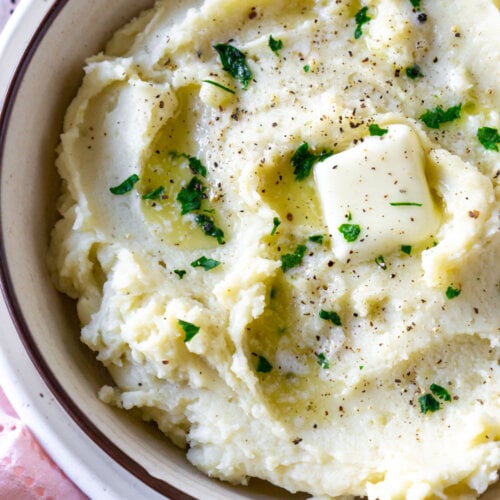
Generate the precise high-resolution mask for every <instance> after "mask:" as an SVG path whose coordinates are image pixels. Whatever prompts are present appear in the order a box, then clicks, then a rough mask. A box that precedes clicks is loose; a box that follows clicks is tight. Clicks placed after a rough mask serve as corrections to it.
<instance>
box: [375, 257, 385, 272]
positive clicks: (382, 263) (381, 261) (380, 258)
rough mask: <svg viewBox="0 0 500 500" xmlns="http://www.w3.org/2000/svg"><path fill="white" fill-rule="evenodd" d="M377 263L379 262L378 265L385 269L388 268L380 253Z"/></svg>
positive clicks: (376, 259)
mask: <svg viewBox="0 0 500 500" xmlns="http://www.w3.org/2000/svg"><path fill="white" fill-rule="evenodd" d="M375 264H377V266H378V267H380V268H381V269H383V270H384V271H386V270H387V264H386V263H385V260H384V256H383V255H379V256H378V257H376V258H375Z"/></svg>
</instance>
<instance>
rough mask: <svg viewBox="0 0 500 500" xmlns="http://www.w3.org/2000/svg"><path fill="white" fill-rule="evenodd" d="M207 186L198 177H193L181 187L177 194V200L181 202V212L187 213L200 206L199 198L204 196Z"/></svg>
mask: <svg viewBox="0 0 500 500" xmlns="http://www.w3.org/2000/svg"><path fill="white" fill-rule="evenodd" d="M206 190H207V188H206V187H205V185H204V184H203V182H202V181H201V180H200V179H198V177H193V178H192V179H191V180H190V181H189V184H188V185H187V186H185V187H183V188H182V189H181V190H180V191H179V194H178V195H177V201H178V202H179V203H180V204H181V214H182V215H184V214H187V213H189V212H192V211H193V210H199V209H200V208H201V200H202V199H204V198H206V194H205V191H206Z"/></svg>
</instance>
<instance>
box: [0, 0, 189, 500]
mask: <svg viewBox="0 0 500 500" xmlns="http://www.w3.org/2000/svg"><path fill="white" fill-rule="evenodd" d="M33 3H35V2H34V0H25V3H24V4H23V7H24V8H23V9H21V8H19V13H18V12H17V11H16V13H15V14H17V16H16V15H14V16H13V18H12V19H11V20H9V23H8V25H7V26H6V30H5V33H3V36H2V41H3V42H4V43H3V44H2V43H0V60H1V59H2V58H3V57H4V56H5V54H3V53H2V48H4V47H5V45H6V40H7V39H8V38H9V37H11V36H12V34H13V33H14V32H15V31H16V29H22V28H21V27H20V23H21V22H22V21H23V19H24V17H25V16H27V15H28V14H29V13H30V11H31V9H30V4H33ZM68 3H69V0H53V1H52V2H51V3H50V4H49V5H48V7H46V8H45V9H46V12H44V11H42V17H41V19H40V22H39V23H38V24H37V28H36V30H35V31H34V33H30V34H29V35H30V36H29V37H28V40H27V43H26V46H20V47H17V49H19V52H20V53H21V56H20V58H19V61H18V62H17V64H16V67H15V69H14V71H13V74H12V76H10V78H9V79H8V82H7V89H6V92H5V95H4V97H3V98H2V97H1V95H0V105H1V108H0V183H1V179H2V177H3V172H4V169H3V161H4V150H5V145H6V138H7V132H8V129H9V123H10V119H11V117H12V112H13V109H14V106H15V102H16V98H17V95H18V92H19V89H20V87H21V85H22V81H23V78H24V76H25V74H26V72H27V70H28V68H29V66H30V63H31V61H32V59H33V57H34V55H35V53H36V51H37V49H38V47H39V45H40V43H41V42H42V40H43V39H44V37H45V35H46V34H47V32H48V31H49V29H50V27H51V26H52V24H53V23H54V21H55V20H56V18H57V17H58V16H59V15H60V14H61V12H62V11H63V9H64V8H65V7H66V6H67V4H68ZM36 15H37V14H36ZM0 90H1V89H0ZM0 199H1V192H0ZM4 230H5V228H4V217H3V215H2V213H0V289H1V295H2V296H3V300H4V305H5V306H6V310H7V312H8V315H9V316H10V321H11V323H12V326H13V327H14V330H15V332H16V333H17V335H18V337H19V340H20V342H21V346H22V348H24V349H25V351H26V353H27V354H28V357H29V360H30V361H31V363H32V365H33V367H34V368H35V370H36V372H37V374H38V376H39V377H41V379H42V380H43V382H44V384H45V386H46V387H48V389H49V390H50V392H51V393H52V395H53V396H54V398H55V399H56V400H57V402H58V403H59V404H60V405H61V407H62V408H63V409H64V412H65V413H66V415H67V416H69V417H70V418H71V419H72V421H73V422H74V423H75V424H76V425H77V426H78V427H79V428H80V429H81V430H82V431H83V433H84V434H85V436H86V437H87V438H88V439H90V440H91V441H92V442H93V443H95V444H96V445H97V446H98V447H99V448H100V449H101V450H102V451H104V452H105V453H106V454H107V455H108V457H109V458H111V459H112V460H113V461H114V462H116V463H118V464H119V465H120V466H121V467H122V468H123V469H125V471H127V472H128V473H129V474H131V475H132V476H133V477H134V478H135V479H137V480H139V481H141V482H142V483H144V484H145V485H147V486H148V487H149V488H151V489H152V490H154V491H156V492H158V493H160V494H162V495H168V497H169V498H172V499H176V500H177V499H179V500H189V499H194V497H192V496H190V495H189V494H187V493H185V492H182V491H181V490H179V489H178V488H176V487H175V486H173V485H172V484H170V483H168V482H166V481H164V480H161V479H158V478H156V477H153V476H152V475H150V474H149V472H148V471H147V470H146V469H145V468H144V467H142V466H141V465H140V464H139V463H137V462H136V461H135V460H133V459H132V458H131V457H130V456H129V455H127V454H126V453H125V452H124V451H122V450H121V449H120V448H119V447H118V446H117V445H115V444H114V443H113V442H112V441H111V440H110V439H109V438H108V437H107V436H106V435H105V434H103V432H102V431H100V430H99V429H98V428H97V426H96V425H95V424H94V423H92V421H91V420H90V419H89V418H88V417H87V416H86V415H85V413H84V412H83V411H82V410H80V409H79V408H78V406H77V405H76V404H75V403H74V401H73V399H72V398H71V396H70V395H69V394H68V393H67V392H66V391H65V390H64V389H63V387H62V386H61V384H60V383H59V381H58V380H57V378H56V376H55V375H54V373H53V372H52V370H51V368H50V366H49V365H48V363H47V362H46V360H45V359H44V357H43V355H42V353H41V351H40V349H39V348H38V347H37V345H36V342H35V340H34V337H33V335H32V333H31V331H30V330H29V328H28V325H27V322H26V319H25V317H24V314H23V312H22V308H21V305H20V301H19V298H18V297H17V294H16V292H15V289H14V284H13V278H12V275H11V272H10V270H9V266H8V262H7V257H6V248H5V239H4V238H5V232H4ZM2 344H3V342H2ZM3 349H4V347H3V345H2V346H0V350H3ZM2 354H4V357H5V361H6V363H7V365H10V363H9V360H10V356H8V355H6V354H7V353H5V352H4V353H2ZM2 364H4V363H2ZM4 368H6V369H7V372H8V376H7V378H4V379H3V380H9V375H10V376H15V374H14V371H15V370H13V369H12V367H10V366H9V367H4ZM9 368H10V370H9ZM5 385H6V387H5V389H6V392H7V395H8V396H11V395H12V390H9V387H8V385H9V384H8V383H7V384H5ZM17 386H18V387H17V389H19V381H18V383H17ZM40 395H41V393H40ZM25 396H27V395H26V394H25ZM11 399H13V404H14V407H15V408H16V410H18V413H20V414H21V416H24V415H23V413H24V412H23V408H22V406H23V405H22V404H21V405H20V404H19V400H18V398H17V397H15V396H14V397H11ZM31 417H32V415H31ZM28 419H29V420H30V422H29V425H30V427H31V426H33V427H34V428H35V429H36V427H37V423H36V421H33V419H32V418H30V416H28ZM35 434H37V433H36V431H35ZM54 460H55V461H56V462H58V459H57V456H55V457H54ZM59 465H62V464H61V463H59ZM62 468H63V470H64V469H66V468H65V467H62ZM123 469H122V470H123ZM65 472H66V473H67V475H68V476H70V477H71V476H72V474H71V471H70V470H67V469H66V470H65ZM80 486H81V487H82V488H83V489H85V485H80Z"/></svg>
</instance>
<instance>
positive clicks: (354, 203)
mask: <svg viewBox="0 0 500 500" xmlns="http://www.w3.org/2000/svg"><path fill="white" fill-rule="evenodd" d="M387 129H388V133H386V134H385V135H383V136H370V137H366V138H365V139H364V141H363V142H361V143H359V144H358V145H356V146H354V147H353V148H351V149H349V150H347V151H344V152H342V153H339V154H336V155H333V156H331V157H330V158H328V159H326V160H325V161H323V162H321V163H317V164H316V165H315V167H314V178H315V181H316V185H317V189H318V192H319V196H320V200H321V206H322V209H323V215H324V218H325V222H326V224H327V226H328V229H329V232H330V234H331V238H332V249H333V252H334V254H335V257H336V258H337V259H339V260H342V261H346V260H347V259H353V260H354V259H355V260H358V261H359V260H367V259H371V258H376V257H377V256H379V255H384V254H388V253H390V252H392V251H394V250H396V249H397V248H400V247H401V245H415V244H417V243H419V242H422V241H424V240H426V239H428V238H430V237H432V235H433V234H435V230H436V229H437V227H438V223H439V219H438V214H437V212H436V209H435V207H434V203H433V200H432V196H431V193H430V190H429V186H428V184H427V179H426V176H425V171H424V166H425V156H424V151H423V149H422V146H421V145H420V142H419V140H418V137H417V135H416V133H415V132H414V131H413V130H412V129H411V128H410V127H408V126H406V125H390V126H388V127H387ZM342 225H345V226H342ZM358 229H359V234H358V235H356V233H357V232H358V231H357V230H358ZM349 231H350V234H346V233H349ZM348 240H351V241H348Z"/></svg>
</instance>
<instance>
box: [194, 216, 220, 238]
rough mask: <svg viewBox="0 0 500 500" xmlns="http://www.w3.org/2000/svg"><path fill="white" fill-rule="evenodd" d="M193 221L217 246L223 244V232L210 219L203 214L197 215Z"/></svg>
mask: <svg viewBox="0 0 500 500" xmlns="http://www.w3.org/2000/svg"><path fill="white" fill-rule="evenodd" d="M194 220H195V221H196V224H198V225H199V226H200V227H201V229H202V231H203V232H204V233H205V234H206V235H207V236H211V237H212V238H215V239H216V240H217V243H219V245H222V244H223V243H224V231H223V230H222V229H220V228H219V227H217V226H216V225H215V222H214V220H213V219H212V217H210V216H208V215H205V214H198V215H197V216H196V217H195V219H194Z"/></svg>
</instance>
